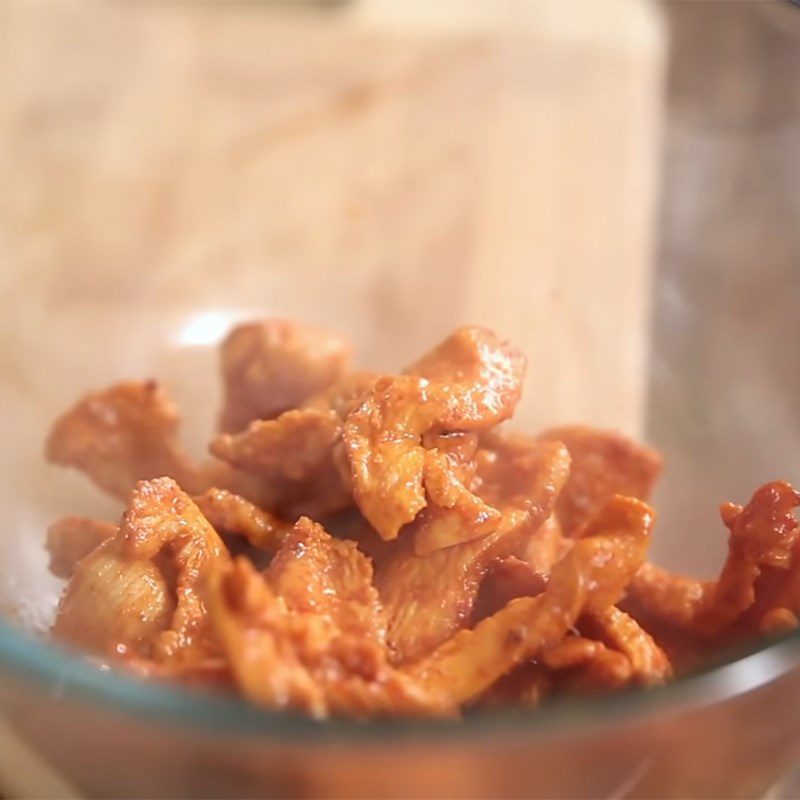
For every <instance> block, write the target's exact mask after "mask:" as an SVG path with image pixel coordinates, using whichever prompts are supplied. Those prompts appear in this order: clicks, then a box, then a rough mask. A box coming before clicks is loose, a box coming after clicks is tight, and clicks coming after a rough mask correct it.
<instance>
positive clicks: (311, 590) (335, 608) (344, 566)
mask: <svg viewBox="0 0 800 800" xmlns="http://www.w3.org/2000/svg"><path fill="white" fill-rule="evenodd" d="M265 577H266V579H267V582H268V583H269V584H270V586H272V588H273V590H274V591H275V593H276V594H278V595H279V596H280V597H281V598H283V600H284V602H285V603H286V606H287V608H288V609H289V610H291V611H301V612H308V613H314V614H321V615H326V616H329V617H330V618H331V619H332V620H333V622H334V624H335V625H336V627H337V628H338V629H339V631H341V632H342V633H347V634H348V635H351V636H353V637H354V639H355V638H361V639H363V640H365V641H373V642H380V643H381V644H383V643H384V642H385V640H386V617H385V614H384V611H383V607H382V606H381V603H380V600H379V598H378V592H377V591H376V589H375V587H374V586H373V584H372V564H371V563H370V560H369V559H368V558H367V557H366V556H365V555H364V554H363V553H362V552H361V551H360V550H359V549H358V547H357V546H356V544H355V542H350V541H343V540H341V539H334V538H333V537H332V536H331V535H330V534H329V533H327V531H325V529H324V528H323V527H322V526H321V525H319V524H317V523H316V522H313V521H312V520H310V519H308V518H307V517H301V518H300V519H299V520H298V521H297V523H296V524H295V526H294V529H293V531H292V532H291V533H290V534H289V536H288V537H287V539H286V541H285V542H284V545H283V547H282V548H281V550H280V551H279V552H278V554H277V555H276V556H275V558H274V559H273V560H272V563H271V564H270V565H269V567H268V568H267V570H266V572H265Z"/></svg>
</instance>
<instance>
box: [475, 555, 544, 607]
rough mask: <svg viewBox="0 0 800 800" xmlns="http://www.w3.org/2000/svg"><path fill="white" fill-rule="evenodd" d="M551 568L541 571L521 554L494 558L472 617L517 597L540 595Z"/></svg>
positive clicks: (481, 586)
mask: <svg viewBox="0 0 800 800" xmlns="http://www.w3.org/2000/svg"><path fill="white" fill-rule="evenodd" d="M549 574H550V572H549V569H548V571H547V572H546V573H542V572H539V571H538V570H536V569H535V568H534V567H532V566H531V565H530V564H529V563H528V562H527V561H523V560H522V559H521V558H517V556H505V557H504V558H498V559H497V560H496V561H494V562H492V564H491V565H490V566H489V569H488V570H487V573H486V577H485V578H484V579H483V581H481V585H480V588H479V590H478V595H477V597H476V598H475V606H474V608H473V611H472V621H473V622H475V623H477V622H480V621H481V620H482V619H484V618H485V617H491V616H492V614H495V613H496V612H498V611H499V610H500V609H501V608H503V607H504V606H506V605H508V603H510V602H511V601H512V600H514V599H515V598H517V597H536V595H539V594H541V593H542V592H543V591H544V590H545V587H546V586H547V579H548V576H549Z"/></svg>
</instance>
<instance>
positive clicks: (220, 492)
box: [194, 488, 293, 554]
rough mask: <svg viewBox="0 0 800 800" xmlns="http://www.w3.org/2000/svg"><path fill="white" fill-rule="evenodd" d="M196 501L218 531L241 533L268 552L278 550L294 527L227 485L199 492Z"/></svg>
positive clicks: (255, 545)
mask: <svg viewBox="0 0 800 800" xmlns="http://www.w3.org/2000/svg"><path fill="white" fill-rule="evenodd" d="M194 502H195V504H196V505H197V507H198V508H199V509H200V511H201V512H202V514H203V516H204V517H205V518H206V519H207V520H208V521H209V522H210V523H211V525H212V526H213V527H214V529H215V530H216V531H217V533H223V532H224V533H233V534H237V535H239V536H242V537H243V538H244V539H246V540H247V541H248V542H249V543H250V544H252V545H253V547H257V548H258V549H259V550H264V551H266V552H267V553H273V554H274V553H277V552H278V550H279V549H280V548H281V546H282V545H283V543H284V542H285V541H286V539H287V538H288V537H289V535H290V534H291V532H292V529H293V528H292V526H291V525H290V524H289V523H288V522H284V521H283V520H281V519H278V517H276V516H275V515H274V514H270V512H269V511H263V510H262V509H260V508H259V507H258V506H255V505H253V503H251V502H250V501H249V500H245V499H244V498H243V497H240V496H239V495H237V494H233V493H232V492H229V491H227V490H226V489H213V488H212V489H209V490H208V491H206V492H204V493H203V494H201V495H197V497H195V498H194Z"/></svg>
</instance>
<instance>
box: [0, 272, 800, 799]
mask: <svg viewBox="0 0 800 800" xmlns="http://www.w3.org/2000/svg"><path fill="white" fill-rule="evenodd" d="M58 275H59V273H58V272H54V273H53V276H52V282H51V283H49V284H47V285H46V286H45V287H40V291H39V292H38V293H37V294H36V295H33V294H29V295H27V296H25V295H22V294H19V295H18V296H19V297H20V298H21V301H20V303H19V304H18V306H17V307H16V308H11V309H10V310H9V313H8V315H7V316H6V322H7V323H8V325H9V327H8V331H9V333H10V335H11V336H13V341H11V342H9V343H8V344H9V346H8V347H6V348H5V349H4V351H3V357H4V359H5V363H4V369H5V375H6V376H8V378H9V380H8V385H7V389H6V391H5V392H4V393H3V397H2V404H3V405H2V412H3V413H2V425H3V436H4V442H5V445H6V450H5V453H6V456H5V459H4V464H3V468H4V475H3V477H4V480H3V484H2V486H3V489H2V491H3V500H4V502H3V506H4V508H5V525H4V531H5V533H4V535H3V537H2V539H0V555H2V564H3V567H2V570H0V597H2V600H3V602H4V606H5V609H4V610H5V612H6V616H7V617H10V618H12V619H14V620H16V623H17V624H14V625H12V624H9V623H3V624H2V625H0V675H1V676H2V680H0V708H2V712H3V715H4V716H5V718H6V720H7V722H9V723H10V724H11V726H12V727H13V729H14V730H15V731H16V732H17V734H18V735H19V736H21V737H22V738H23V739H24V740H25V741H26V742H28V743H29V744H31V745H32V746H33V747H34V749H35V751H36V752H37V753H39V754H40V755H41V756H42V757H43V758H44V759H45V761H46V764H48V765H49V767H50V768H52V769H53V770H54V771H55V773H56V774H57V775H58V776H59V779H62V780H66V781H68V782H69V783H70V784H72V785H74V786H78V787H80V791H81V792H83V793H85V794H88V795H89V796H98V797H100V796H101V797H131V796H136V797H172V796H174V797H185V796H192V797H219V796H236V797H265V796H266V797H271V796H275V797H286V796H293V797H305V796H308V797H312V796H314V797H317V796H320V797H397V796H403V797H411V796H424V797H461V796H470V797H489V796H501V797H608V798H612V797H625V796H637V797H639V796H658V797H667V796H669V797H685V796H692V797H720V796H726V797H740V796H741V797H755V796H759V795H761V794H763V792H764V791H765V790H766V789H767V788H768V787H769V786H770V785H772V784H773V783H774V782H775V780H776V779H777V778H778V777H779V776H780V775H782V774H783V773H784V772H785V770H786V769H787V768H788V767H789V766H790V765H791V764H792V763H793V761H794V760H795V759H796V757H797V755H798V752H800V751H799V750H798V748H800V726H798V724H797V720H798V719H800V637H790V638H789V639H787V640H785V641H781V642H778V643H775V644H772V645H771V646H769V647H767V648H766V649H764V650H762V651H760V652H755V653H750V654H746V655H745V656H744V657H743V658H741V659H740V660H737V661H735V662H733V663H729V664H726V665H722V666H720V667H718V668H716V669H713V670H710V671H708V672H706V673H704V674H700V675H695V676H692V677H688V678H685V679H683V680H680V681H678V682H677V683H675V684H673V685H670V686H666V687H663V688H659V689H656V690H651V691H647V692H631V693H624V694H621V695H615V696H609V697H605V698H597V699H583V700H580V701H576V700H565V701H563V702H559V703H556V704H554V705H552V706H550V707H546V708H544V709H541V710H537V711H531V712H524V713H523V712H516V713H496V714H489V715H476V716H470V717H468V718H467V719H465V720H464V721H462V722H458V723H442V722H413V723H412V722H400V721H397V722H392V721H382V722H377V723H371V724H360V723H354V722H346V721H334V722H329V723H325V724H320V723H317V722H313V721H311V720H307V719H305V718H302V717H300V716H297V715H292V714H282V713H271V712H268V711H263V710H260V709H257V708H253V707H250V706H248V705H247V704H245V703H243V702H240V701H238V700H235V699H228V698H225V697H221V696H212V695H206V694H202V693H199V692H193V691H188V690H180V689H173V688H168V687H165V686H156V685H147V684H142V683H139V682H137V681H135V680H131V679H129V678H127V677H125V676H123V675H120V674H116V673H111V672H105V671H101V670H98V669H96V668H94V667H92V666H90V665H88V664H87V663H85V662H84V661H83V660H81V659H80V658H79V657H74V656H72V655H70V654H68V653H66V652H61V651H60V650H58V649H56V648H54V647H51V646H50V645H48V644H47V643H46V642H44V641H42V638H43V632H44V629H45V627H46V624H47V620H48V619H49V618H50V615H51V614H52V610H53V606H54V603H55V600H56V597H57V592H58V588H59V583H58V582H57V581H55V580H54V579H53V578H52V577H50V576H49V575H48V573H47V568H46V558H45V554H44V550H43V547H42V540H43V531H44V530H45V528H46V525H47V524H48V522H49V521H51V520H52V519H53V518H55V517H56V516H58V515H59V514H63V513H69V512H74V513H90V514H95V513H96V514H98V515H100V516H105V517H106V518H114V517H115V516H116V514H118V513H119V508H118V507H117V505H116V504H115V503H111V502H109V501H107V500H105V499H103V498H102V497H101V496H100V495H99V493H98V492H96V491H95V490H94V489H93V488H91V487H90V486H89V485H88V483H87V482H86V481H85V480H84V478H83V476H80V475H77V474H75V473H72V472H69V471H65V470H61V469H58V468H55V467H52V466H49V465H46V464H45V463H44V461H43V458H42V453H41V449H42V439H43V435H44V432H45V431H46V429H47V425H48V423H49V421H50V420H51V419H52V418H53V416H54V415H55V414H56V413H58V411H59V410H61V409H62V408H63V407H64V406H65V405H67V404H68V403H69V402H71V401H72V399H73V398H74V397H76V396H77V395H78V394H80V393H81V392H82V391H84V390H85V389H88V388H89V387H92V386H102V385H105V384H107V383H109V382H111V381H113V380H116V379H118V378H122V377H137V376H138V377H145V376H156V377H158V378H159V379H161V380H163V381H164V382H165V384H166V385H167V386H168V387H169V388H170V389H171V390H173V391H174V393H175V395H176V396H177V399H178V401H179V403H180V405H181V407H182V408H183V409H184V410H185V411H186V415H185V416H186V438H187V439H188V440H189V441H190V442H200V441H202V440H203V438H204V433H207V431H208V430H210V427H211V425H212V424H213V418H214V414H215V412H216V409H217V406H218V397H217V396H216V380H215V379H216V354H215V348H214V344H215V342H216V341H217V340H218V339H219V338H220V336H221V335H223V333H224V331H225V330H226V329H227V327H228V326H229V325H230V324H232V323H233V322H234V321H235V320H237V319H240V318H249V317H252V316H258V315H259V314H260V315H265V314H266V315H268V314H269V313H270V312H271V311H272V309H270V308H269V307H268V305H266V304H259V306H258V307H257V308H256V307H253V308H247V307H246V306H245V305H238V306H237V305H235V304H234V301H235V300H236V299H240V300H241V295H239V296H238V297H234V295H236V294H237V292H238V290H236V289H231V290H230V291H231V296H230V297H229V298H220V297H219V293H218V292H216V291H214V293H213V294H214V296H215V297H216V299H217V300H218V302H222V303H224V302H225V301H226V300H230V305H229V306H225V305H217V306H206V310H200V309H203V307H204V306H203V304H204V302H205V303H207V302H208V297H205V296H204V290H202V289H200V288H198V289H196V290H195V294H194V295H192V296H185V295H184V296H181V298H180V302H178V303H174V304H173V305H172V307H171V308H170V307H168V305H167V304H165V303H164V302H163V301H160V302H159V301H158V300H155V299H154V297H153V295H152V294H148V292H143V295H142V296H141V297H140V298H137V299H133V300H132V299H131V298H128V297H119V299H118V300H117V301H116V302H111V301H109V302H107V303H104V304H99V303H96V302H87V303H82V302H80V300H79V299H75V298H70V299H69V300H68V301H67V302H59V301H58V300H57V299H56V298H57V295H58V294H59V293H60V292H62V291H63V288H62V287H61V286H60V284H59V279H58ZM25 279H26V276H25V275H18V276H17V280H19V281H24V280H25ZM56 332H57V333H56ZM673 445H674V442H673ZM743 469H744V467H743ZM760 477H763V478H766V477H769V476H760ZM754 480H757V479H756V478H755V477H754ZM684 481H685V476H683V475H680V474H677V475H676V474H674V472H673V473H670V472H669V470H668V472H667V477H666V479H665V482H664V487H663V488H662V498H661V502H662V503H671V502H677V500H676V498H680V497H681V493H682V491H684V489H683V486H684ZM754 485H755V484H754ZM717 499H722V498H713V500H717ZM734 499H736V500H742V499H746V498H743V497H735V498H734ZM709 502H711V501H709ZM712 505H713V503H712ZM709 516H712V515H711V514H709ZM716 527H717V529H720V530H722V529H721V527H720V525H719V524H718V523H717V526H716ZM661 533H662V537H661V538H662V540H664V541H663V542H662V553H661V555H662V556H663V557H665V558H667V559H668V560H669V559H670V558H671V559H672V560H673V561H677V562H680V561H683V566H687V565H688V566H691V561H692V553H691V551H692V543H693V542H694V541H695V540H696V539H697V537H698V536H699V534H698V532H697V530H695V529H689V530H687V529H680V528H679V529H677V530H673V531H670V532H669V533H670V535H669V536H668V535H667V534H666V533H665V532H664V531H662V532H661ZM707 535H708V537H709V538H712V539H713V538H714V537H715V536H717V537H718V538H719V539H720V541H719V542H718V544H722V543H723V541H722V540H723V538H724V537H722V536H721V535H720V534H718V533H715V532H714V529H713V528H710V529H709V530H708V533H707ZM663 545H666V547H664V546H663ZM687 550H688V552H689V555H688V556H687ZM20 622H21V623H22V627H24V628H25V629H26V631H27V632H23V631H22V630H20V629H19V623H20ZM31 631H32V632H33V634H34V635H31ZM37 632H38V633H39V634H40V635H39V636H38V637H37V636H36V635H35V634H36V633H37ZM40 777H41V776H40ZM59 785H60V784H59Z"/></svg>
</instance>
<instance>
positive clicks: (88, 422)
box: [46, 381, 206, 499]
mask: <svg viewBox="0 0 800 800" xmlns="http://www.w3.org/2000/svg"><path fill="white" fill-rule="evenodd" d="M179 424H180V417H179V414H178V410H177V408H176V406H175V404H174V403H173V401H172V399H171V398H170V397H169V395H168V394H167V393H166V392H165V391H164V390H163V389H162V388H161V387H160V386H159V385H158V383H156V382H155V381H128V382H126V383H119V384H116V385H114V386H111V387H110V388H108V389H105V390H103V391H99V392H92V393H90V394H88V395H86V397H84V398H83V399H82V400H79V401H78V403H77V404H76V405H75V406H73V408H71V409H70V410H69V411H67V413H66V414H64V415H63V416H61V417H60V418H59V419H58V420H56V422H55V424H54V425H53V428H52V430H51V431H50V435H49V436H48V439H47V445H46V453H47V458H48V459H49V460H50V461H52V462H54V463H56V464H62V465H64V466H71V467H75V468H77V469H79V470H82V471H83V472H85V473H86V474H87V475H88V476H89V478H90V479H91V480H92V481H93V482H94V483H95V484H96V485H97V486H99V487H100V488H101V489H103V490H105V491H107V492H109V493H110V494H112V495H114V496H115V497H119V498H121V499H125V498H126V497H127V496H128V493H129V492H130V491H131V489H132V488H133V487H134V486H135V485H136V483H137V481H140V480H146V479H149V478H155V477H158V476H160V475H171V476H172V477H174V478H175V479H176V480H177V481H179V482H180V483H181V484H182V485H184V486H186V487H187V489H188V490H189V491H191V492H199V491H202V490H203V489H204V488H206V487H205V486H203V477H202V470H200V469H199V468H198V467H197V465H195V464H194V463H193V462H192V460H191V459H190V458H189V457H188V456H187V455H186V454H185V453H184V451H183V449H182V448H181V446H180V444H179V443H178V439H177V432H178V427H179Z"/></svg>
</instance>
